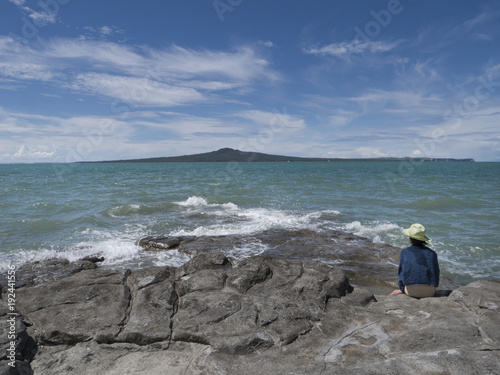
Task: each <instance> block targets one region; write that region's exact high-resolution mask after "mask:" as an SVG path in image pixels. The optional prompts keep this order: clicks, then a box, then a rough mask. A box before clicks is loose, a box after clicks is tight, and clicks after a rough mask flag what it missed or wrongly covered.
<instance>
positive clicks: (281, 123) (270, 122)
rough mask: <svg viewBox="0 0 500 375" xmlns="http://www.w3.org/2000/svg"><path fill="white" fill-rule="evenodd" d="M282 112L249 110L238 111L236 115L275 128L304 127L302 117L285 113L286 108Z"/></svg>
mask: <svg viewBox="0 0 500 375" xmlns="http://www.w3.org/2000/svg"><path fill="white" fill-rule="evenodd" d="M284 112H285V113H280V112H279V111H277V110H276V111H275V112H266V111H260V110H250V111H243V112H239V113H237V114H236V116H238V117H242V118H245V119H248V120H251V121H252V122H254V123H256V124H258V125H261V126H269V127H271V128H276V129H284V128H286V129H301V128H304V127H305V122H304V120H303V119H301V118H299V117H296V116H292V115H289V114H287V113H286V109H285V110H284Z"/></svg>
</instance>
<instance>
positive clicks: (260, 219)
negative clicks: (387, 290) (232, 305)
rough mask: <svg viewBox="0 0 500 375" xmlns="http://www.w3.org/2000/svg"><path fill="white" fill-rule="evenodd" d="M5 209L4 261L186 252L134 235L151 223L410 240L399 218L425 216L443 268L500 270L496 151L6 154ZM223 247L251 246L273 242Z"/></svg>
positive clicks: (200, 231) (119, 259) (213, 232)
mask: <svg viewBox="0 0 500 375" xmlns="http://www.w3.org/2000/svg"><path fill="white" fill-rule="evenodd" d="M0 215H1V221H0V234H1V236H0V271H2V272H3V271H5V270H6V269H7V267H8V266H9V265H11V264H17V265H21V264H23V263H26V262H30V261H38V260H44V259H49V258H54V257H55V258H66V259H68V260H77V259H80V258H82V257H83V256H86V255H96V254H98V255H101V256H103V257H104V258H105V261H104V263H103V266H104V267H132V268H134V267H142V266H145V265H153V264H154V265H174V266H179V265H181V264H183V263H184V262H186V261H187V260H189V257H188V256H187V255H186V254H183V253H180V252H177V251H176V250H173V251H168V252H167V251H166V252H161V253H157V252H154V253H151V252H146V251H144V250H143V249H142V248H140V247H138V246H137V245H136V242H137V240H139V239H140V238H142V237H145V236H149V235H167V236H181V235H195V236H218V235H228V234H238V235H242V236H244V235H247V234H252V233H258V232H262V231H266V230H269V229H309V230H313V231H323V230H325V229H335V230H340V231H344V232H349V233H353V234H355V235H358V236H362V237H365V238H368V239H369V240H370V241H371V242H373V243H386V244H389V245H393V246H396V247H399V248H403V247H406V246H408V239H407V237H405V236H404V235H403V234H402V232H401V230H402V228H407V227H409V226H410V225H411V224H412V223H416V222H418V223H421V224H423V225H424V226H425V227H426V229H427V234H428V235H429V237H431V238H432V242H431V245H430V246H431V247H432V248H433V249H434V250H435V251H436V252H437V253H438V256H439V261H440V266H441V271H442V274H443V275H445V276H447V277H449V278H450V279H452V280H453V281H455V282H458V283H468V282H471V281H473V280H479V279H500V245H499V243H500V225H499V224H500V163H496V162H435V163H433V162H412V161H400V162H395V161H394V162H361V161H357V162H289V163H286V162H265V163H236V162H232V163H225V162H220V163H75V164H2V165H0ZM223 250H224V251H226V252H228V254H237V255H238V256H239V257H245V256H251V255H256V254H261V253H264V252H265V251H266V246H265V245H263V244H262V243H259V242H254V243H251V242H250V243H248V244H246V245H245V246H244V247H241V246H239V247H238V248H234V249H223ZM320 260H321V259H320ZM382 261H383V260H382ZM395 278H396V276H395Z"/></svg>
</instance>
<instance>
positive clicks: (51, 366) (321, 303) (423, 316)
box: [0, 232, 500, 375]
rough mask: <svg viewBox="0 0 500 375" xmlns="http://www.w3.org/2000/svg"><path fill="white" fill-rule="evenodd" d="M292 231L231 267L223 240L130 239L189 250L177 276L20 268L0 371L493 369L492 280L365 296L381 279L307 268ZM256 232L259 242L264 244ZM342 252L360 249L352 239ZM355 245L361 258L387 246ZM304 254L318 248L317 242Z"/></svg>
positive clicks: (5, 305)
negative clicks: (421, 294) (429, 293)
mask: <svg viewBox="0 0 500 375" xmlns="http://www.w3.org/2000/svg"><path fill="white" fill-rule="evenodd" d="M302 234H303V235H304V236H303V237H301V233H298V232H296V233H294V234H293V236H291V233H288V234H287V237H288V238H289V239H290V238H292V237H293V238H292V239H293V241H292V240H290V241H289V243H288V245H286V244H284V243H283V242H282V241H278V240H275V241H277V242H279V243H280V244H281V245H279V244H277V245H276V246H274V247H270V248H272V253H265V254H261V255H258V256H253V257H249V258H244V259H237V258H232V257H228V256H227V255H226V254H224V253H223V252H221V251H220V250H221V249H223V247H222V246H223V245H224V243H226V242H227V241H233V242H234V240H235V239H228V238H227V236H224V237H226V238H223V237H220V238H186V237H179V238H171V237H163V238H161V237H156V238H146V239H143V240H142V242H141V245H142V246H143V247H144V248H145V249H147V250H145V251H171V250H172V249H176V250H178V251H183V252H186V253H189V254H190V255H191V256H192V258H191V260H190V261H189V262H187V263H186V264H184V265H183V266H181V267H147V268H142V269H132V270H130V269H107V268H106V267H101V266H99V264H100V262H101V261H102V259H99V258H87V259H82V260H80V261H78V262H73V263H70V262H67V261H61V260H51V261H45V262H41V263H34V264H30V265H25V266H23V267H20V268H19V269H17V270H16V273H15V277H16V289H15V309H16V313H17V315H15V319H14V321H15V325H13V326H10V325H9V324H3V325H2V328H1V329H2V331H1V336H0V337H1V340H0V346H1V350H2V351H1V352H2V356H1V357H0V369H1V371H2V373H4V374H37V375H38V374H40V375H45V374H47V375H48V374H51V375H53V374H69V373H71V374H76V375H78V374H90V373H95V374H148V375H149V374H169V375H170V374H173V375H175V374H214V375H215V374H217V375H218V374H228V375H238V374H245V375H252V374H259V375H261V374H318V375H319V374H322V375H326V374H384V375H385V374H402V373H404V374H419V375H420V374H459V375H461V374H464V375H465V374H467V375H470V374H478V375H479V374H481V375H483V374H500V370H499V368H500V366H499V364H500V330H499V329H498V327H499V326H500V282H499V281H494V280H491V281H477V282H473V283H471V284H469V285H466V286H457V287H456V288H452V289H453V291H451V290H446V289H445V290H443V289H442V288H441V293H440V295H441V296H442V297H439V298H427V299H421V300H418V299H413V298H410V297H407V296H405V295H399V296H396V297H391V296H388V295H387V294H386V293H384V294H377V292H378V291H381V290H383V291H385V290H389V289H390V288H392V287H393V286H394V284H391V281H389V276H387V280H385V279H384V278H382V279H381V281H380V282H379V284H378V286H377V287H376V288H375V289H370V288H366V287H365V285H364V284H366V285H369V283H370V280H372V277H368V279H366V280H365V279H363V277H362V276H360V275H361V272H360V268H359V265H358V266H357V267H358V268H356V269H355V267H354V264H355V262H356V260H352V264H351V263H350V262H348V261H347V262H343V263H342V264H339V265H336V264H326V263H325V262H319V261H317V260H314V258H315V257H316V255H317V254H316V253H312V254H309V255H310V257H309V258H310V259H309V258H308V259H305V258H304V257H302V259H297V258H296V257H294V256H293V254H294V252H295V251H296V249H294V246H292V245H291V244H292V243H293V244H295V246H297V249H298V248H300V249H303V248H304V246H306V245H307V244H305V243H304V241H305V238H306V235H305V234H304V233H302ZM260 236H261V238H260V240H262V241H265V238H266V236H267V235H266V234H261V235H260ZM267 238H268V241H271V238H276V236H274V237H273V236H271V235H269V236H267ZM300 238H302V239H303V241H302V242H301V241H300ZM316 242H317V241H316ZM354 242H356V244H354ZM344 243H345V241H344ZM353 246H357V247H360V246H362V242H359V241H358V239H356V238H353ZM366 246H368V247H369V250H367V254H368V253H369V254H372V256H373V257H377V256H379V255H380V253H381V252H384V254H385V255H387V253H389V252H390V251H391V250H390V249H388V248H385V247H384V245H380V246H379V247H378V249H376V250H375V251H374V250H373V249H374V248H377V246H378V245H374V244H373V243H369V244H368V243H367V244H366ZM311 247H312V246H311ZM314 247H315V249H316V252H321V243H319V244H318V243H316V245H315V246H314ZM377 254H378V255H377ZM361 256H362V255H360V254H359V252H358V255H357V257H361ZM363 261H364V262H365V263H367V264H368V263H369V262H370V259H363ZM332 263H335V262H332ZM363 267H365V266H362V267H361V268H363ZM377 267H379V266H377ZM391 272H394V269H391ZM382 273H383V272H382V271H380V270H379V272H378V273H377V275H380V274H382ZM392 278H394V276H392ZM0 281H1V283H2V285H3V288H2V291H3V294H2V300H0V317H1V319H2V320H3V321H4V322H8V319H12V316H13V315H12V313H11V310H10V309H9V307H10V305H9V300H8V294H9V290H8V283H7V281H8V279H6V278H5V277H4V278H3V279H2V280H0ZM392 283H394V281H392ZM373 290H375V293H374V292H373ZM12 327H14V328H12ZM9 330H10V331H9ZM12 330H15V334H16V339H15V355H16V358H15V366H14V367H12V366H10V365H9V364H11V362H12V358H9V355H8V354H7V355H4V354H3V353H9V349H10V348H11V346H12V344H11V340H9V339H8V337H9V333H10V332H12Z"/></svg>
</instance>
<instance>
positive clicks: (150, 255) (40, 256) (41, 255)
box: [0, 226, 190, 271]
mask: <svg viewBox="0 0 500 375" xmlns="http://www.w3.org/2000/svg"><path fill="white" fill-rule="evenodd" d="M144 231H145V227H144V226H135V227H134V228H128V229H126V230H124V232H121V233H119V232H117V231H109V232H107V231H103V230H94V229H85V230H83V231H81V233H82V234H84V235H85V236H86V237H87V238H88V239H87V240H83V241H80V242H78V243H75V244H74V245H72V246H67V247H63V248H56V247H50V248H39V249H36V250H17V251H16V252H12V253H9V254H2V260H4V261H3V262H1V264H0V271H5V270H7V269H8V267H9V266H10V265H15V266H17V267H19V266H20V265H22V264H25V263H31V262H41V261H44V260H48V259H65V260H68V261H70V262H74V261H77V260H80V259H82V258H84V257H87V256H97V257H103V258H104V262H102V263H100V264H101V265H102V266H105V267H130V268H135V267H140V266H141V264H146V265H158V266H174V267H178V266H180V265H182V264H184V263H185V262H186V261H188V260H189V259H190V257H189V256H187V255H185V254H181V253H179V252H177V251H168V252H160V253H157V252H147V251H144V249H143V248H142V247H140V246H138V245H136V241H137V239H138V238H141V237H143V235H144Z"/></svg>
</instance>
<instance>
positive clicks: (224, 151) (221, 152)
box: [215, 147, 240, 154]
mask: <svg viewBox="0 0 500 375" xmlns="http://www.w3.org/2000/svg"><path fill="white" fill-rule="evenodd" d="M215 152H216V153H217V154H224V153H227V152H240V151H239V150H235V149H234V148H229V147H224V148H220V149H218V150H217V151H215Z"/></svg>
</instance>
